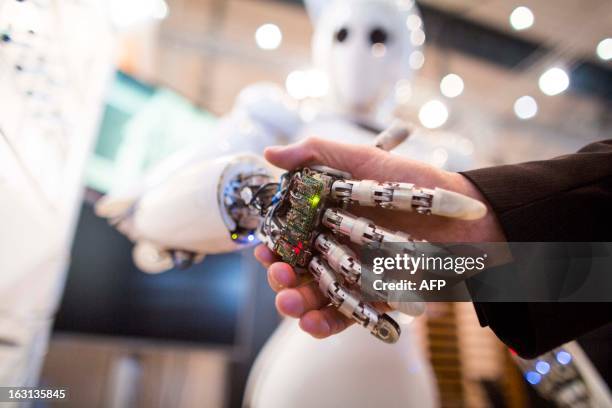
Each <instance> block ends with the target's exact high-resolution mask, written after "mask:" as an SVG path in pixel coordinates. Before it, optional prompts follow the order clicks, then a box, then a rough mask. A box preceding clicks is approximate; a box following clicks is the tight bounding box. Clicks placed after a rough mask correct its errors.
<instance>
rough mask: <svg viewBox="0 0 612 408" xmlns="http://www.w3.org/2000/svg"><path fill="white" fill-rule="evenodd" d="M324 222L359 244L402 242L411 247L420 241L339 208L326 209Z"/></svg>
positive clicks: (336, 231) (336, 232)
mask: <svg viewBox="0 0 612 408" xmlns="http://www.w3.org/2000/svg"><path fill="white" fill-rule="evenodd" d="M322 222H323V225H325V226H326V227H327V228H329V229H331V230H332V232H334V233H335V234H337V235H344V236H346V237H348V238H349V239H350V240H351V242H353V243H355V244H357V245H368V244H377V243H384V242H401V243H404V244H406V245H408V249H411V248H412V247H414V245H415V243H416V242H419V241H416V240H414V239H412V238H411V237H410V235H408V234H406V233H404V232H400V231H391V230H389V229H387V228H383V227H381V226H378V225H376V224H374V222H372V221H371V220H368V219H367V218H362V217H356V216H354V215H352V214H350V213H348V212H346V211H344V210H341V209H339V208H328V209H327V210H325V213H324V214H323V219H322Z"/></svg>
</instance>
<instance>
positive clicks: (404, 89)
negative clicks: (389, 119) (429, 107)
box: [395, 79, 412, 105]
mask: <svg viewBox="0 0 612 408" xmlns="http://www.w3.org/2000/svg"><path fill="white" fill-rule="evenodd" d="M410 98H412V82H411V81H410V80H407V79H402V80H401V81H399V82H398V83H397V84H396V85H395V100H396V101H397V103H398V104H400V105H403V104H406V103H408V102H409V101H410Z"/></svg>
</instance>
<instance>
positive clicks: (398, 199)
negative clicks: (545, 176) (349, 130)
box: [331, 180, 487, 220]
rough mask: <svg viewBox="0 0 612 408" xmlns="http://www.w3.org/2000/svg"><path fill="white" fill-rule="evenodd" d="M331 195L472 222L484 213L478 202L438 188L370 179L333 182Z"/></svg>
mask: <svg viewBox="0 0 612 408" xmlns="http://www.w3.org/2000/svg"><path fill="white" fill-rule="evenodd" d="M331 196H332V198H333V199H336V200H338V201H340V202H342V203H345V204H349V203H351V204H357V205H361V206H365V207H381V208H389V209H393V210H402V211H413V212H416V213H419V214H435V215H441V216H444V217H450V218H458V219H462V220H475V219H478V218H482V217H483V216H484V215H485V214H486V213H487V207H486V206H485V205H484V204H483V203H481V202H480V201H478V200H475V199H473V198H471V197H468V196H465V195H463V194H459V193H456V192H453V191H448V190H444V189H442V188H438V187H436V188H434V189H429V188H424V187H418V186H415V185H414V184H412V183H396V182H383V183H381V182H378V181H373V180H360V181H358V180H336V181H335V182H334V183H333V184H332V187H331Z"/></svg>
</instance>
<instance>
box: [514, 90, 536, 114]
mask: <svg viewBox="0 0 612 408" xmlns="http://www.w3.org/2000/svg"><path fill="white" fill-rule="evenodd" d="M514 113H515V114H516V116H517V117H518V118H519V119H523V120H527V119H531V118H533V117H534V116H535V115H536V114H537V113H538V103H537V102H536V100H535V99H533V98H532V97H531V96H528V95H525V96H521V97H520V98H518V99H517V100H516V101H515V102H514Z"/></svg>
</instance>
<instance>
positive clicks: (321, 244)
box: [315, 233, 425, 316]
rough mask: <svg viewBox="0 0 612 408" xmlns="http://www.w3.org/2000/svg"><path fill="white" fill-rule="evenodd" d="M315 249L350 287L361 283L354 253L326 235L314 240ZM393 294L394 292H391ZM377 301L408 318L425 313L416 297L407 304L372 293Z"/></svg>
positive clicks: (404, 301) (386, 295) (401, 300)
mask: <svg viewBox="0 0 612 408" xmlns="http://www.w3.org/2000/svg"><path fill="white" fill-rule="evenodd" d="M315 248H316V249H317V250H318V251H319V253H320V254H321V257H322V258H323V259H324V260H325V261H326V262H327V264H328V265H329V266H330V267H331V268H332V269H333V270H334V271H335V272H336V273H339V274H341V275H342V277H343V278H344V279H345V281H346V282H348V283H350V284H351V285H359V284H360V282H361V261H360V260H359V258H358V257H357V256H356V255H355V253H354V252H353V251H352V250H351V249H350V248H349V247H347V246H346V245H342V244H340V243H339V242H338V241H336V240H335V239H334V238H332V237H330V236H329V235H328V234H325V233H323V234H320V235H319V236H318V237H317V239H316V240H315ZM393 293H395V292H393ZM373 294H375V295H376V296H377V297H378V301H381V302H385V303H387V304H388V305H389V306H390V307H391V308H393V309H395V310H398V311H400V312H402V313H404V314H407V315H410V316H419V315H421V314H423V312H424V311H425V303H423V302H422V299H421V298H419V297H418V296H416V295H415V296H414V301H410V302H407V301H406V300H405V299H399V298H398V299H395V298H393V297H392V296H393V295H392V294H386V293H383V292H379V291H374V292H373Z"/></svg>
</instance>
